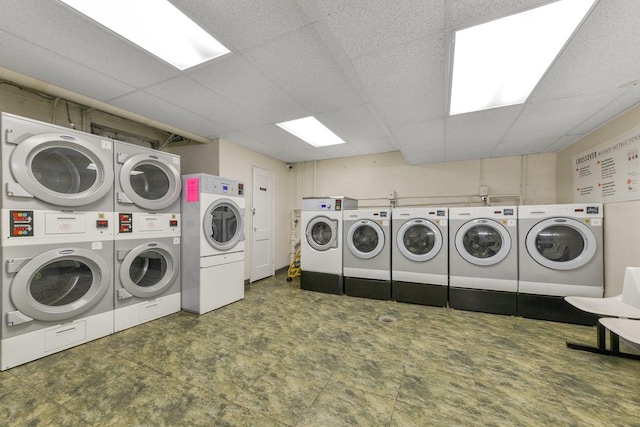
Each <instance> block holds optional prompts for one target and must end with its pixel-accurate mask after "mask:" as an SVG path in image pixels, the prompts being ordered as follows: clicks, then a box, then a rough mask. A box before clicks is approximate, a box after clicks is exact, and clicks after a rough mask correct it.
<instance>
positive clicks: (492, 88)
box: [449, 0, 595, 115]
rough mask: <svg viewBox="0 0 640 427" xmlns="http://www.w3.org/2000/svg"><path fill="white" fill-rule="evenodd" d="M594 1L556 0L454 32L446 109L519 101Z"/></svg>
mask: <svg viewBox="0 0 640 427" xmlns="http://www.w3.org/2000/svg"><path fill="white" fill-rule="evenodd" d="M594 2H595V0H560V1H557V2H554V3H551V4H548V5H546V6H542V7H538V8H535V9H531V10H528V11H525V12H522V13H518V14H515V15H511V16H507V17H505V18H502V19H497V20H495V21H491V22H487V23H485V24H482V25H477V26H475V27H470V28H466V29H463V30H459V31H456V32H455V34H454V40H455V41H454V43H455V44H454V48H455V51H454V58H453V74H452V79H451V82H452V83H451V105H450V111H449V113H450V114H451V115H454V114H462V113H468V112H471V111H479V110H486V109H488V108H495V107H502V106H507V105H515V104H520V103H523V102H524V101H525V100H526V99H527V98H528V97H529V94H530V93H531V91H532V90H533V89H534V88H535V87H536V85H537V84H538V82H539V81H540V79H541V78H542V76H543V75H544V73H545V72H546V71H547V69H548V68H549V66H550V65H551V63H552V62H553V61H554V59H555V58H556V56H557V55H558V53H559V52H560V50H562V48H563V46H564V45H565V44H566V42H567V40H569V37H570V36H571V35H572V34H573V32H574V31H575V30H576V28H577V27H578V25H579V24H580V22H581V21H582V20H583V19H584V17H585V15H586V14H587V12H588V11H589V9H590V8H591V6H592V5H593V4H594Z"/></svg>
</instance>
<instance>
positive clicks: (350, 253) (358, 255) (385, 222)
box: [342, 209, 391, 300]
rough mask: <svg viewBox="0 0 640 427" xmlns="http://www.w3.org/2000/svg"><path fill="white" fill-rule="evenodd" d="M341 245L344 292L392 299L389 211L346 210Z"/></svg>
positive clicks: (359, 295) (358, 295)
mask: <svg viewBox="0 0 640 427" xmlns="http://www.w3.org/2000/svg"><path fill="white" fill-rule="evenodd" d="M344 246H345V250H344V260H343V267H342V269H343V272H344V293H345V294H347V295H351V296H357V297H364V298H375V299H383V300H387V299H391V211H390V210H389V209H359V210H352V211H345V212H344Z"/></svg>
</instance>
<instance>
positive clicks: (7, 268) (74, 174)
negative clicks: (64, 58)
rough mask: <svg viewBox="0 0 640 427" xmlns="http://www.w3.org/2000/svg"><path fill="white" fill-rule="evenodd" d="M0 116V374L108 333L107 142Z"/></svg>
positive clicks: (109, 218)
mask: <svg viewBox="0 0 640 427" xmlns="http://www.w3.org/2000/svg"><path fill="white" fill-rule="evenodd" d="M0 121H1V128H2V218H1V222H2V301H1V302H2V304H1V308H2V313H1V315H2V317H1V319H2V335H1V345H0V370H5V369H9V368H11V367H14V366H17V365H20V364H23V363H26V362H29V361H32V360H35V359H38V358H41V357H44V356H47V355H49V354H53V353H56V352H58V351H61V350H64V349H66V348H70V347H73V346H76V345H79V344H82V343H85V342H87V341H91V340H94V339H96V338H100V337H103V336H105V335H109V334H111V333H113V229H114V220H113V142H112V141H111V140H107V139H103V138H100V137H97V136H95V135H89V134H85V133H82V132H75V131H73V130H70V129H66V128H62V127H58V126H53V125H49V124H45V123H40V122H37V121H34V120H29V119H24V118H21V117H17V116H13V115H10V114H2V116H1V117H0Z"/></svg>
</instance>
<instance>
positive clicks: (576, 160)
mask: <svg viewBox="0 0 640 427" xmlns="http://www.w3.org/2000/svg"><path fill="white" fill-rule="evenodd" d="M639 152H640V126H636V127H635V128H633V129H631V130H630V131H628V132H625V133H623V134H622V135H619V136H616V137H615V138H612V139H611V140H609V141H607V142H605V143H603V144H600V145H598V146H597V147H594V148H592V149H590V150H588V151H584V152H582V153H580V154H578V155H576V156H573V168H574V169H573V186H574V189H573V190H574V195H573V201H574V202H576V203H581V202H602V203H606V202H620V201H625V200H638V199H640V162H639V161H638V153H639Z"/></svg>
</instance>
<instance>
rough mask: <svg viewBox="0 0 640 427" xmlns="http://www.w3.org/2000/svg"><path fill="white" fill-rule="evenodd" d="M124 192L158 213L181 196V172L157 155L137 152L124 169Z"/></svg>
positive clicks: (133, 200)
mask: <svg viewBox="0 0 640 427" xmlns="http://www.w3.org/2000/svg"><path fill="white" fill-rule="evenodd" d="M119 179H120V186H121V187H122V191H124V193H125V194H126V195H127V197H129V199H131V201H132V202H133V203H135V204H136V205H137V206H139V207H141V208H144V209H148V210H150V211H151V212H155V211H158V210H161V209H165V208H167V207H169V206H171V204H173V203H174V202H175V201H176V200H178V197H180V190H181V189H182V181H181V180H180V173H179V172H178V170H177V169H176V168H175V167H173V165H171V164H169V163H168V162H163V161H161V160H160V157H158V156H156V155H153V154H136V155H135V156H131V157H130V158H128V159H127V161H126V162H124V164H123V165H122V169H121V170H120V177H119Z"/></svg>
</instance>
